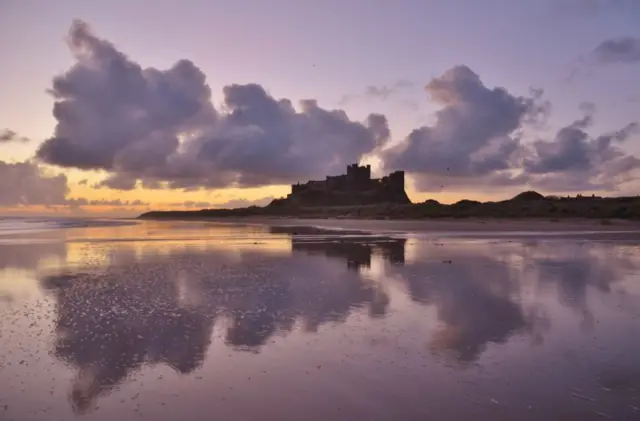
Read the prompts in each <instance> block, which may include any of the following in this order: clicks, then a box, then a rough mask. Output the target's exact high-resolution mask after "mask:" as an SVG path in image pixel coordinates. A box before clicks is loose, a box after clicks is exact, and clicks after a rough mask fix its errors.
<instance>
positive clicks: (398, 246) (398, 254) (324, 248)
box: [291, 237, 407, 269]
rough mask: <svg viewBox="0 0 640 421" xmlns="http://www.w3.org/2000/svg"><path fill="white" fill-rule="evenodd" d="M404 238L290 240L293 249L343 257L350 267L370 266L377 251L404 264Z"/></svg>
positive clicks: (395, 261)
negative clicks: (367, 240)
mask: <svg viewBox="0 0 640 421" xmlns="http://www.w3.org/2000/svg"><path fill="white" fill-rule="evenodd" d="M406 241H407V240H405V239H384V240H382V241H380V240H378V241H372V242H363V241H362V239H360V240H358V241H352V240H348V239H342V240H341V241H319V242H316V241H308V240H298V239H296V238H295V237H294V238H293V239H292V240H291V245H292V249H293V250H294V251H305V252H308V253H318V254H324V255H326V256H328V257H337V258H343V259H345V260H346V261H347V266H348V267H349V268H350V269H359V268H360V267H370V266H371V255H372V254H373V253H374V252H378V253H380V254H381V255H382V257H383V258H384V259H386V260H389V261H390V262H391V263H393V264H404V245H405V243H406Z"/></svg>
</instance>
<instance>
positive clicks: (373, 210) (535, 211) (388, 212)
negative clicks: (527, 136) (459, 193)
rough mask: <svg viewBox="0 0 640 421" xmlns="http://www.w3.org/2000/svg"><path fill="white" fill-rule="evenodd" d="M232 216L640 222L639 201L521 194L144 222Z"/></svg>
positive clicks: (186, 214)
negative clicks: (479, 199)
mask: <svg viewBox="0 0 640 421" xmlns="http://www.w3.org/2000/svg"><path fill="white" fill-rule="evenodd" d="M229 217H234V218H237V217H276V218H278V217H281V218H318V219H326V218H337V219H391V220H394V219H434V218H510V219H513V218H538V219H539V218H545V219H549V220H551V221H556V220H563V219H569V218H582V219H600V220H602V222H603V223H607V220H609V219H640V196H632V197H596V196H580V195H578V196H573V197H556V196H542V195H541V194H539V193H537V192H533V191H528V192H523V193H520V194H519V195H517V196H515V197H513V198H512V199H509V200H503V201H499V202H476V201H473V200H461V201H459V202H456V203H454V204H450V205H447V204H442V203H439V202H437V201H435V200H427V201H425V202H422V203H411V204H397V203H380V204H374V205H361V206H313V207H311V206H296V205H293V204H291V203H288V202H287V201H285V200H282V199H276V200H274V201H273V202H272V203H270V204H269V205H268V206H265V207H258V206H251V207H248V208H239V209H202V210H198V211H152V212H147V213H144V214H142V215H140V216H139V217H138V218H140V219H180V220H183V219H210V218H229Z"/></svg>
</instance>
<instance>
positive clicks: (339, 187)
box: [287, 164, 410, 206]
mask: <svg viewBox="0 0 640 421" xmlns="http://www.w3.org/2000/svg"><path fill="white" fill-rule="evenodd" d="M287 200H289V201H294V202H295V203H299V204H305V205H320V206H332V205H365V204H374V203H410V200H409V197H408V196H407V194H406V193H405V191H404V171H395V172H392V173H391V174H389V175H388V176H385V177H382V178H378V179H375V178H371V166H370V165H367V166H362V167H361V166H359V165H358V164H352V165H349V166H347V173H346V174H342V175H338V176H327V177H326V179H325V180H319V181H313V180H312V181H308V182H307V183H304V184H300V183H298V184H293V185H292V186H291V194H290V195H289V196H287Z"/></svg>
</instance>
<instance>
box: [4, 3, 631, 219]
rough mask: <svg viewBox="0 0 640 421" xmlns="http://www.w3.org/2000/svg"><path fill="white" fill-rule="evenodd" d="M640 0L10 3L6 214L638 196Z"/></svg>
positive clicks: (131, 212)
mask: <svg viewBox="0 0 640 421" xmlns="http://www.w3.org/2000/svg"><path fill="white" fill-rule="evenodd" d="M638 22H640V2H638V1H634V0H531V1H526V0H478V1H472V0H448V1H445V0H432V1H427V0H424V1H415V0H414V1H408V0H407V1H405V0H395V1H390V0H389V1H386V0H385V1H383V0H350V1H343V0H341V1H338V0H324V1H321V0H298V1H295V0H273V1H262V0H253V1H250V0H237V1H233V2H227V1H211V0H210V1H196V0H184V1H173V0H171V1H170V0H164V1H157V2H153V3H151V2H148V1H142V0H133V1H126V2H125V1H121V0H110V1H101V0H96V1H91V2H87V1H75V0H66V1H64V2H55V5H54V4H53V3H50V4H49V5H47V6H45V3H44V2H42V1H39V0H0V51H2V53H3V54H2V55H3V60H2V72H1V73H0V213H2V214H25V213H54V212H55V213H67V214H73V215H134V214H136V213H139V212H141V211H144V210H147V209H197V208H203V207H206V208H220V207H237V206H246V205H251V204H266V203H268V202H269V201H270V200H272V199H273V198H275V197H282V196H284V195H286V194H287V193H289V191H290V184H291V183H295V182H298V181H306V180H309V179H322V178H324V176H325V175H336V174H340V173H342V172H344V170H345V169H346V165H347V164H349V163H352V162H360V163H363V164H365V163H369V164H372V165H373V169H374V175H383V174H384V173H387V172H390V171H393V170H405V171H406V173H407V192H408V194H409V197H410V198H411V199H412V200H413V201H414V202H418V201H422V200H426V199H429V198H433V199H436V200H439V201H441V202H445V203H452V202H455V201H457V200H460V199H462V198H467V199H476V200H501V199H505V198H508V197H511V196H513V195H515V194H517V193H518V192H520V191H523V190H529V189H535V190H537V191H540V192H542V193H544V194H557V195H567V194H572V195H574V194H577V193H581V194H590V193H597V194H604V195H636V194H638V189H639V187H640V183H639V181H638V180H637V178H638V176H639V175H640V169H639V168H640V159H639V158H638V157H639V156H640V142H639V140H640V131H639V130H638V127H637V121H638V120H639V119H640V25H638Z"/></svg>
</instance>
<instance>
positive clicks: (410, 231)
mask: <svg viewBox="0 0 640 421" xmlns="http://www.w3.org/2000/svg"><path fill="white" fill-rule="evenodd" d="M229 222H231V221H225V223H204V222H184V223H182V222H153V221H145V222H142V223H140V224H137V225H132V226H122V227H104V228H97V227H94V228H74V229H65V230H59V231H56V232H49V233H43V234H38V235H35V234H30V235H22V236H16V237H13V238H12V239H11V240H6V239H3V241H1V242H0V343H1V344H2V346H1V348H0V419H2V420H5V419H6V420H20V421H22V420H47V421H48V420H69V419H74V418H75V417H78V419H87V420H105V421H107V420H112V419H122V420H130V419H142V420H159V421H164V420H175V419H182V418H185V417H188V419H193V420H210V419H216V420H234V421H236V420H255V419H260V420H301V419H304V420H312V421H313V420H323V421H324V420H338V419H349V420H352V419H357V420H360V419H367V420H423V419H430V420H461V419H474V420H498V421H500V420H514V419H517V420H602V419H608V418H611V419H621V420H626V419H628V420H633V419H638V417H640V359H638V357H637V356H638V355H640V341H639V340H638V339H637V335H638V325H639V322H640V320H639V318H640V239H638V237H637V234H636V233H635V232H634V230H635V224H632V223H621V222H618V221H615V222H614V223H613V225H606V226H604V225H600V224H599V221H597V222H598V223H593V222H589V223H586V222H584V223H583V222H572V224H575V225H571V226H568V225H567V224H565V223H563V222H561V223H555V222H548V221H547V222H540V223H539V225H535V226H532V225H531V221H526V222H523V223H522V224H520V223H517V222H509V223H505V221H499V222H495V224H499V225H500V226H501V227H502V229H498V228H496V225H494V222H491V223H489V222H486V221H485V222H484V223H483V222H479V221H464V223H465V224H469V227H470V228H467V229H464V230H463V229H462V225H460V222H461V221H455V222H450V221H437V223H436V224H431V225H425V224H424V223H422V222H420V223H416V222H412V221H356V222H353V221H333V220H331V221H327V220H320V221H310V220H302V221H295V220H280V221H276V222H274V221H264V220H260V221H246V220H245V221H243V222H242V223H241V224H236V225H234V224H230V223H229ZM432 222H433V221H429V223H432ZM447 224H453V225H455V228H452V226H451V225H447ZM474 224H477V226H482V227H478V229H477V230H474V228H471V226H474V227H475V226H476V225H474ZM545 224H547V225H546V226H553V228H548V229H547V228H542V226H543V225H545ZM274 225H277V226H275V227H274ZM284 225H289V226H292V227H289V228H286V227H284ZM304 225H307V226H308V225H314V226H320V227H321V226H331V227H333V228H339V229H350V230H352V231H353V230H355V231H364V232H345V231H337V232H336V231H334V232H322V231H319V230H309V229H302V228H300V227H301V226H304ZM556 226H561V227H562V229H555V227H556ZM554 229H555V230H554ZM368 231H373V232H374V235H370V234H368ZM561 231H572V232H573V233H569V234H567V233H566V232H565V233H562V232H561ZM596 231H597V232H596ZM604 231H609V232H608V233H606V232H604ZM613 231H625V233H622V234H620V233H616V232H613ZM505 232H509V233H510V236H509V239H508V240H505V239H504V238H498V237H499V235H502V234H504V233H505ZM578 232H579V233H578ZM594 232H596V233H594ZM491 233H493V234H494V235H490V234H491ZM550 233H551V234H553V235H550ZM425 234H429V235H425ZM431 234H433V235H431ZM461 234H462V235H461ZM496 234H497V235H496ZM595 240H606V241H595Z"/></svg>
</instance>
